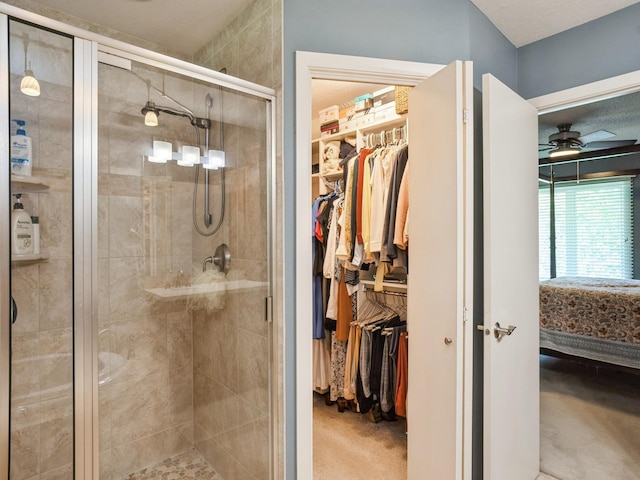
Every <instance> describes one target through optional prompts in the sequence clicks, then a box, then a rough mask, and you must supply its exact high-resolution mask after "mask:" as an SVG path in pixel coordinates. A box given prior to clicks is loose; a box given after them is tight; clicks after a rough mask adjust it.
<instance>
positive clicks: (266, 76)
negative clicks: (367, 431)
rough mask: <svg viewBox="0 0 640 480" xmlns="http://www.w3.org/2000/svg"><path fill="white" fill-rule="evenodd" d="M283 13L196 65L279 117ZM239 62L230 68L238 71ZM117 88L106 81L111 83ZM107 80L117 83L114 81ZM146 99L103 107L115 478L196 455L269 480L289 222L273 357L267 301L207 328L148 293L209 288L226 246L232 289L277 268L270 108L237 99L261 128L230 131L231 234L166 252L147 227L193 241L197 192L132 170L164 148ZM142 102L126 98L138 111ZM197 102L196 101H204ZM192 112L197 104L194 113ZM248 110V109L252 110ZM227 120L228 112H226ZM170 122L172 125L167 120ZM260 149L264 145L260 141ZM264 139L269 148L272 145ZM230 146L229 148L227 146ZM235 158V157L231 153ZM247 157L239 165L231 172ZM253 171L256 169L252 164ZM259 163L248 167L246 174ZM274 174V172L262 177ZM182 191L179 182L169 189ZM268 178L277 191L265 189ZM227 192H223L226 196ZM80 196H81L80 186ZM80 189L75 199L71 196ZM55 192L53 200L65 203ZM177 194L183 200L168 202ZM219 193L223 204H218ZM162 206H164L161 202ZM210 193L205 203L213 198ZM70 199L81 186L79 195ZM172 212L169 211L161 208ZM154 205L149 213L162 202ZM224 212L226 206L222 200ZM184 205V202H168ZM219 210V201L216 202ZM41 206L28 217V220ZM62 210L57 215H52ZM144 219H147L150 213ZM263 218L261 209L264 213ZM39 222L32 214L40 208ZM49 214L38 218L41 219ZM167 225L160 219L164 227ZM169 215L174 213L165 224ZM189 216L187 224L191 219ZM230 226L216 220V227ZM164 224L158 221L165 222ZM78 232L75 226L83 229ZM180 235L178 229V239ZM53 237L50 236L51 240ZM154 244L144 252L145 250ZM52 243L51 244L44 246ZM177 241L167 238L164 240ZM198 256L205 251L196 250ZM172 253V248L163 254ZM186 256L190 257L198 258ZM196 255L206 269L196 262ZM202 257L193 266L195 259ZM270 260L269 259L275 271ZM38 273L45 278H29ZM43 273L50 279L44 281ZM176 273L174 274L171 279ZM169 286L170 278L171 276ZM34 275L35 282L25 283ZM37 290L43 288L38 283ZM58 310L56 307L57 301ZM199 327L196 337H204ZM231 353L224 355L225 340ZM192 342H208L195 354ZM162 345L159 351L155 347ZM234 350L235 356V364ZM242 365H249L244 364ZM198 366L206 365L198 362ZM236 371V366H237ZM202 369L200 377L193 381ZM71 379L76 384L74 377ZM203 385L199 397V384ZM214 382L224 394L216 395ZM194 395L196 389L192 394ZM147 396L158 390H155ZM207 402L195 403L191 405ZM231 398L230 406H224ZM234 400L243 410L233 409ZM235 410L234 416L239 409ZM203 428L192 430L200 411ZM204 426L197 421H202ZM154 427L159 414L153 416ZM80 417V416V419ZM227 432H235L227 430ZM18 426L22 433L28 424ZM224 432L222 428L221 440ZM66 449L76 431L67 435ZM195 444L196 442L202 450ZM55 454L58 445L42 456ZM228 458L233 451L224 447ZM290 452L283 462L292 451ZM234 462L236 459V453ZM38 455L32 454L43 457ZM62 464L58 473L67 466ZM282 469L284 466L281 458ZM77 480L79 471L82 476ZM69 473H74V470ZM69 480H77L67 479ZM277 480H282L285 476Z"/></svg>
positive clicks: (107, 443)
mask: <svg viewBox="0 0 640 480" xmlns="http://www.w3.org/2000/svg"><path fill="white" fill-rule="evenodd" d="M6 3H9V4H14V5H17V6H19V7H21V8H25V9H27V10H31V11H34V12H36V13H40V14H43V15H45V16H48V17H51V18H54V19H58V20H61V21H64V22H66V23H69V24H72V25H76V26H79V27H81V28H86V29H88V30H92V31H97V32H98V33H101V34H103V35H106V36H110V37H113V38H117V39H120V40H123V41H128V42H130V43H133V44H136V45H140V46H142V47H146V48H149V49H151V50H154V51H159V52H163V53H168V54H171V55H173V56H176V57H178V58H184V59H187V60H189V58H187V56H185V55H182V54H180V53H179V52H166V50H165V49H163V48H158V47H157V46H156V45H151V44H145V43H144V42H143V41H141V40H140V39H137V38H133V37H129V36H128V35H124V34H121V33H119V32H115V31H112V30H110V29H106V28H103V27H101V26H99V25H94V24H91V23H90V22H86V21H85V20H83V19H78V18H74V17H70V16H68V15H65V14H61V13H59V12H56V11H55V10H52V9H50V8H48V7H45V6H42V5H39V4H37V3H36V2H33V1H31V0H7V2H6ZM281 10H282V4H281V0H256V2H254V3H253V4H252V5H250V6H249V7H248V8H247V9H246V10H245V11H244V12H242V13H241V14H240V15H239V16H238V17H237V18H236V19H234V20H233V21H232V22H231V23H230V24H229V26H228V27H227V28H226V29H225V30H224V31H223V32H222V33H220V34H219V35H217V36H216V37H215V38H214V39H212V41H211V42H210V43H209V44H208V45H207V46H205V47H204V48H203V49H202V50H201V51H200V52H199V53H198V54H196V55H195V57H194V59H193V61H194V63H197V64H201V65H204V66H208V67H211V68H214V69H220V68H223V67H225V68H227V73H229V74H231V75H234V76H238V77H240V78H243V79H247V80H250V81H254V82H256V83H259V84H262V85H266V86H270V87H273V88H274V89H275V90H276V92H277V98H278V105H280V103H281V102H280V100H281V83H282V72H281V65H282V62H281V47H282V46H281V16H282V11H281ZM227 60H228V61H227ZM100 75H101V77H104V74H103V72H102V71H101V73H100ZM105 78H106V77H105ZM112 80H114V81H115V83H114V84H113V85H112V86H114V87H116V88H117V89H122V88H125V89H126V88H128V87H127V82H128V81H129V79H126V81H125V80H123V79H122V78H120V79H117V80H115V79H112ZM143 92H144V94H143V95H142V96H140V90H139V88H135V93H134V95H135V98H128V100H126V101H125V103H126V102H131V103H132V104H133V105H132V106H131V107H132V110H131V112H133V113H131V114H129V115H127V114H123V111H122V108H121V107H122V105H117V103H118V102H115V103H113V102H112V104H111V105H109V102H105V100H106V98H103V97H101V98H100V102H99V103H100V107H101V111H100V125H101V126H100V129H101V132H100V133H101V135H102V136H104V138H105V139H108V141H104V140H102V141H100V144H99V145H100V146H99V148H100V152H99V156H100V159H101V160H100V162H101V165H100V192H99V194H100V198H99V225H100V229H101V232H105V233H106V232H108V235H106V237H104V236H103V235H100V236H99V238H100V244H99V249H100V253H99V269H100V279H99V282H100V283H99V289H100V294H99V295H100V305H99V313H100V325H101V333H100V348H101V351H102V355H101V358H100V365H101V377H100V381H101V386H100V424H101V431H100V444H101V478H102V479H105V480H110V479H115V478H117V476H118V475H119V474H121V473H122V472H125V471H130V470H132V469H135V468H137V467H138V466H140V465H147V464H149V463H153V461H156V460H157V459H161V458H160V457H162V458H164V457H165V456H166V455H169V454H171V453H172V452H177V451H181V449H183V448H185V447H188V446H190V445H192V444H193V443H192V442H194V441H196V445H197V446H198V447H199V449H200V451H201V452H203V454H205V455H206V456H207V457H208V458H209V459H210V460H211V461H212V463H213V464H214V465H216V463H217V464H218V465H216V468H218V469H220V470H221V471H224V472H225V473H226V474H227V475H226V476H225V478H227V477H228V478H229V479H232V478H254V477H255V478H266V475H267V473H266V469H267V464H268V458H267V456H266V455H267V453H266V452H267V451H266V450H265V449H266V445H267V442H268V433H267V424H268V421H267V418H266V415H267V412H268V401H269V399H268V398H267V368H268V365H267V364H266V363H265V362H263V361H262V359H263V358H264V359H266V358H267V357H266V354H267V352H268V350H269V349H270V348H273V349H274V354H273V355H274V362H275V364H274V365H273V366H272V369H273V371H272V375H273V378H274V379H275V381H276V382H277V383H276V384H274V388H275V389H276V391H277V398H276V400H277V402H278V412H279V414H280V415H279V418H278V419H276V428H277V429H278V432H279V434H278V435H279V440H278V441H277V445H276V448H277V449H278V446H279V445H281V444H282V441H283V440H282V432H283V426H282V418H283V416H282V400H283V397H282V394H281V393H282V391H283V387H282V379H281V373H282V371H283V369H282V355H281V352H282V338H283V337H282V323H281V321H280V319H281V318H282V302H281V299H282V295H281V292H282V289H281V286H282V271H281V269H280V268H281V265H282V258H283V251H282V235H281V232H282V217H281V215H276V219H275V221H276V225H274V228H275V233H276V241H275V245H274V248H275V254H276V264H277V265H278V267H277V268H276V271H275V272H274V277H275V279H276V285H275V297H274V307H275V315H274V336H275V340H274V342H273V343H271V341H270V340H271V339H269V337H268V335H267V327H266V325H265V324H264V313H263V312H264V303H263V302H264V296H265V295H266V293H265V290H264V289H262V290H258V291H253V292H251V293H250V292H237V293H233V294H231V293H228V294H227V295H226V298H225V301H224V308H223V309H221V310H220V311H218V312H217V313H215V315H211V314H210V313H207V312H204V311H197V310H196V311H195V312H194V314H193V320H192V319H191V318H190V317H189V312H190V309H189V308H188V307H189V306H188V305H186V303H185V302H181V301H172V302H168V301H166V300H162V301H157V299H154V298H152V297H150V296H149V294H148V293H147V292H145V289H147V288H150V287H153V286H163V285H164V284H165V283H166V281H167V279H168V278H169V279H170V278H173V276H175V273H176V272H177V271H178V270H179V269H183V270H184V271H185V272H186V271H188V269H189V268H191V269H192V270H191V271H192V272H193V273H194V274H195V273H196V272H197V271H198V270H199V269H201V262H202V259H203V256H208V255H211V254H213V251H214V250H215V247H216V246H217V245H218V244H219V243H221V242H223V241H224V242H226V243H228V244H229V246H230V248H231V251H232V255H233V263H232V271H231V272H230V276H234V275H235V276H238V277H246V278H250V279H259V280H261V281H262V280H264V279H265V270H266V264H265V262H264V261H263V260H258V258H261V257H262V255H263V253H264V252H263V248H264V246H265V245H266V244H265V243H264V242H263V241H262V240H261V238H264V235H265V231H264V229H265V225H266V224H265V223H264V218H265V207H266V206H265V205H264V202H263V199H264V198H265V197H264V195H265V190H264V189H265V188H266V185H264V183H263V182H261V181H259V177H260V175H259V174H258V171H257V170H256V169H257V168H258V167H257V166H256V165H257V164H255V163H254V162H255V161H256V159H257V158H260V159H264V148H265V145H264V136H263V134H262V133H259V132H260V129H261V128H263V125H260V123H262V122H263V120H264V116H263V107H264V105H263V104H262V102H260V104H261V106H258V104H255V101H254V100H250V99H247V98H241V97H238V98H237V99H235V100H233V99H229V98H225V104H226V103H227V102H230V103H231V105H233V103H234V102H236V106H235V111H236V112H240V111H244V112H247V115H249V116H253V118H254V119H256V121H257V122H258V124H254V125H249V124H245V125H244V127H243V128H238V129H236V131H235V132H234V131H233V130H234V129H233V128H228V130H227V131H226V132H225V143H226V145H227V147H228V149H229V150H230V151H233V149H234V148H236V149H237V152H238V153H237V154H236V155H235V157H236V160H235V161H236V163H235V165H234V167H235V168H237V171H234V170H233V169H229V170H228V177H227V201H228V208H227V212H228V215H229V219H228V222H227V221H225V226H224V227H223V229H222V231H221V232H220V233H219V234H217V235H215V236H214V237H213V238H207V239H204V238H201V237H199V236H198V235H193V236H191V235H186V236H185V235H177V234H174V235H173V236H172V237H171V240H170V241H169V243H171V247H168V246H166V245H163V244H162V242H160V243H156V244H154V245H152V244H151V243H150V241H151V240H150V236H149V234H150V232H147V231H146V229H144V231H141V229H140V225H142V224H143V219H141V218H140V215H152V218H154V219H155V223H153V225H154V228H155V230H154V231H155V232H156V233H157V231H158V229H160V230H162V229H163V228H164V229H166V230H165V231H166V232H167V235H168V233H169V230H174V229H175V231H176V232H180V233H184V232H188V231H190V230H188V229H187V227H186V223H188V222H190V218H187V216H185V215H184V213H183V212H184V211H185V209H187V210H188V211H190V208H191V207H190V201H191V197H190V188H191V187H190V182H191V178H187V177H185V176H184V175H185V174H186V172H185V171H184V169H178V171H174V172H171V173H169V174H167V175H165V173H166V172H164V171H163V172H162V174H159V173H158V169H157V168H156V166H149V165H144V164H142V162H141V158H140V156H139V155H138V154H136V156H130V154H131V152H132V151H136V152H138V153H139V151H138V150H137V149H138V148H140V147H141V146H142V144H143V143H144V144H145V145H146V146H148V145H149V144H150V141H151V138H146V139H145V138H143V137H142V136H141V135H140V132H143V133H144V132H145V131H144V130H142V131H139V130H138V128H140V126H141V117H138V116H137V112H136V111H135V109H137V111H139V108H140V106H141V105H142V104H143V103H144V101H145V100H146V98H144V97H145V96H146V91H144V89H143ZM128 96H129V94H128V93H127V95H125V96H124V97H123V98H127V97H128ZM194 98H195V97H194ZM187 103H188V102H187ZM244 103H246V104H244ZM225 111H226V109H225ZM276 117H277V118H276V125H275V126H274V127H275V129H276V137H277V141H276V171H275V174H276V189H275V192H274V195H275V199H276V209H277V211H278V212H280V211H281V210H282V196H281V192H282V183H281V178H282V171H281V165H282V161H281V160H282V159H281V153H280V152H281V151H280V148H281V147H280V145H281V142H280V140H279V139H280V138H281V108H280V107H278V108H277V110H276ZM164 118H166V117H164ZM252 136H253V137H254V139H253V140H251V137H252ZM258 137H260V138H258ZM217 140H219V138H218V139H217ZM225 150H227V148H225ZM233 158H234V155H233V154H231V156H230V160H231V161H234V160H233ZM238 159H242V160H238ZM245 159H246V160H245ZM260 174H261V175H262V174H264V172H260ZM163 177H169V178H170V179H171V181H170V182H167V181H166V178H163ZM261 178H264V177H263V176H262V177H261ZM219 182H220V179H219V177H215V178H214V180H213V183H214V190H215V188H218V187H219ZM69 185H70V184H69ZM64 188H67V187H64ZM53 190H54V188H52V191H53ZM166 190H169V191H170V192H171V194H170V195H169V196H165V194H166ZM215 191H217V190H215ZM159 192H164V193H162V194H160V193H159ZM201 192H202V190H200V195H202V193H201ZM67 194H68V195H70V186H69V187H68V189H67ZM163 197H164V198H165V200H164V201H163V200H161V198H163ZM150 198H153V199H154V200H152V201H151V203H149V201H150V200H149V199H150ZM214 198H215V197H214ZM167 199H170V200H167ZM214 201H215V200H214ZM26 205H27V204H26V203H25V206H26ZM51 205H52V206H53V205H55V203H52V204H51ZM139 205H142V207H143V208H142V212H143V213H142V214H140V213H136V211H138V212H140V210H138V206H139ZM255 207H258V208H255ZM27 208H29V207H27ZM34 211H36V212H37V210H35V209H34ZM152 212H155V213H152ZM159 212H164V213H165V214H166V215H165V216H163V215H162V214H160V213H159ZM178 212H182V213H178ZM215 214H216V211H215V208H214V215H215ZM153 215H155V217H153ZM69 221H70V220H69ZM169 224H170V225H171V226H170V227H168V226H167V225H169ZM43 228H44V226H43ZM140 234H144V235H143V239H140V238H139V235H140ZM43 235H46V234H45V233H44V232H43ZM163 238H164V237H163ZM189 241H190V242H192V244H191V245H188V243H189ZM163 242H164V240H163ZM151 248H156V249H160V251H162V249H163V248H165V249H167V248H171V249H172V253H171V254H165V253H166V251H164V253H158V251H157V250H156V251H155V252H156V255H155V256H153V257H152V256H151V255H149V252H150V249H151ZM186 252H189V253H188V254H187V253H186ZM191 253H193V257H191ZM187 257H188V259H187ZM262 258H263V257H262ZM28 268H29V269H31V267H28ZM40 268H42V266H41V267H40ZM169 268H171V269H172V273H171V274H169V273H168V269H169ZM161 272H162V273H161ZM25 273H27V270H25ZM27 280H28V281H29V282H33V281H35V280H32V279H27ZM47 288H49V289H53V290H55V291H57V292H58V294H57V295H55V294H54V292H52V293H51V294H50V297H51V298H59V299H61V298H63V297H64V296H63V294H62V293H63V292H62V291H60V290H64V291H65V292H66V291H67V290H65V287H64V285H62V284H59V283H50V284H49V285H48V286H47ZM47 298H49V297H47ZM191 322H193V327H192V323H191ZM220 334H222V336H223V337H224V338H225V339H227V340H228V341H226V342H224V341H222V340H221V339H220V337H219V335H220ZM192 338H193V339H194V340H195V342H192ZM150 339H151V340H150ZM232 347H235V350H234V351H232ZM241 354H246V355H244V356H242V358H241ZM192 355H193V360H191V358H192V357H191V356H192ZM225 362H226V363H225ZM192 367H195V373H194V374H193V375H194V376H191V375H190V374H189V369H190V368H192ZM69 375H71V373H69ZM194 377H195V378H196V382H195V384H194V385H193V390H191V389H190V388H189V385H188V382H190V381H192V379H193V378H194ZM208 380H214V382H213V383H211V382H209V383H207V382H208ZM185 382H186V383H185ZM145 389H146V390H145ZM193 391H195V395H194V396H193V397H192V398H191V397H190V395H191V392H193ZM220 392H222V393H220ZM229 392H233V395H234V396H233V397H224V395H225V394H228V393H229ZM218 394H222V398H227V399H229V398H232V401H231V402H229V401H227V402H226V403H227V406H228V408H230V409H231V413H230V417H229V418H230V420H229V419H223V420H222V421H221V420H219V419H220V418H223V416H224V412H225V409H224V406H223V404H224V402H221V403H216V402H211V401H209V399H211V398H212V396H214V395H218ZM236 401H237V403H236V404H235V405H230V403H232V402H236ZM190 403H191V406H192V408H191V415H193V416H194V420H195V432H194V431H193V423H192V422H191V421H190V420H188V416H189V413H188V412H189V404H190ZM194 412H195V414H194ZM152 413H153V414H152ZM70 414H71V412H70V411H69V412H67V415H70ZM158 414H159V415H160V416H162V415H165V416H166V418H165V419H168V423H162V424H160V423H158V422H157V418H158V417H157V415H158ZM219 423H222V424H223V425H222V426H220V425H219ZM16 425H19V423H17V422H16ZM219 427H220V428H219ZM70 428H71V427H69V430H68V438H69V440H68V442H67V444H65V443H64V442H61V439H59V438H58V439H57V440H56V442H57V444H56V448H57V450H56V453H60V452H62V451H63V450H61V449H62V448H64V445H67V447H66V448H69V449H71V448H72V445H71V443H70V438H71V430H70ZM56 431H57V432H59V433H60V435H63V436H64V432H65V430H64V429H60V428H56ZM194 435H195V438H194ZM41 443H42V446H43V448H44V447H46V443H47V440H45V441H43V442H41ZM221 444H224V445H225V448H223V449H222V450H220V449H219V448H218V447H219V446H220V445H221ZM278 450H279V451H280V452H282V449H278ZM231 451H233V452H232V453H231ZM29 453H30V454H32V452H29ZM59 458H60V457H59V456H58V460H57V461H59ZM279 460H280V461H279V463H280V466H282V453H280V455H279ZM68 468H70V465H69V466H68ZM67 473H68V470H67ZM63 477H64V478H68V475H67V474H64V473H63ZM276 477H277V478H281V477H282V470H280V474H278V475H277V476H276Z"/></svg>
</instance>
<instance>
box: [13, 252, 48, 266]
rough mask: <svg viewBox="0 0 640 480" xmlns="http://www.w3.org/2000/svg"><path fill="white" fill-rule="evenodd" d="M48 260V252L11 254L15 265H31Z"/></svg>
mask: <svg viewBox="0 0 640 480" xmlns="http://www.w3.org/2000/svg"><path fill="white" fill-rule="evenodd" d="M47 260H49V255H48V254H46V253H28V254H26V255H16V254H11V263H13V264H15V265H31V264H33V263H39V262H46V261H47Z"/></svg>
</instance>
